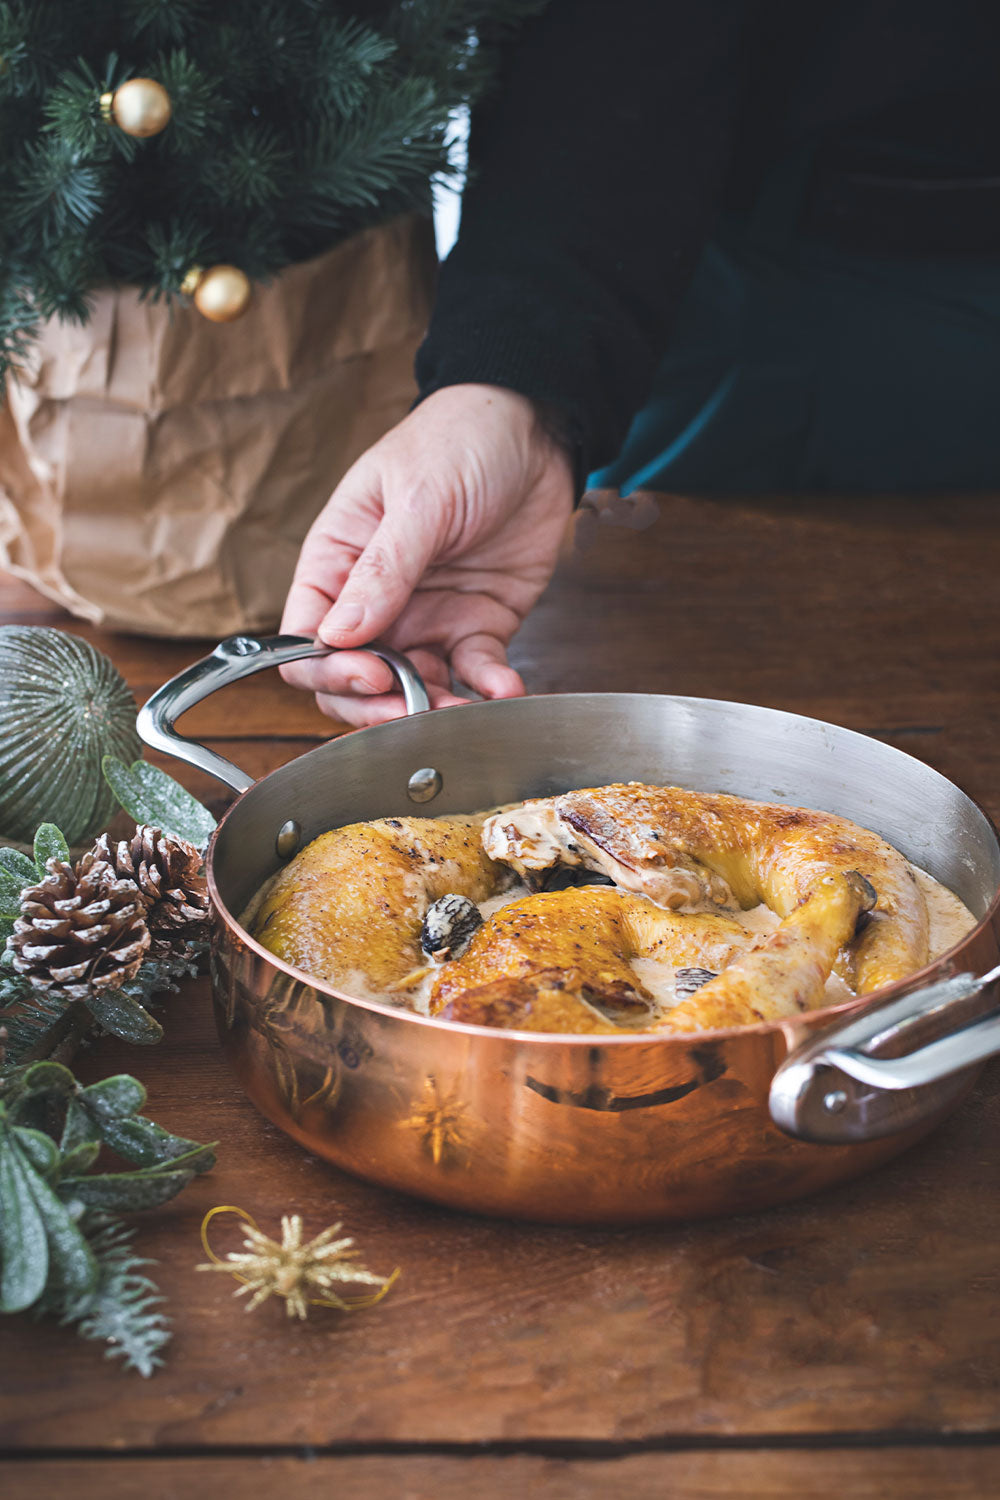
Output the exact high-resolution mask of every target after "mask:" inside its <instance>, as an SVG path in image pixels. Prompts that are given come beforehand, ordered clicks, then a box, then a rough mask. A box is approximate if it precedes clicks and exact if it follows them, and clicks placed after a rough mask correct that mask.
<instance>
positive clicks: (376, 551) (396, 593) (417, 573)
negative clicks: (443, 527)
mask: <svg viewBox="0 0 1000 1500" xmlns="http://www.w3.org/2000/svg"><path fill="white" fill-rule="evenodd" d="M436 549H437V537H436V535H435V532H434V528H433V527H431V526H429V525H421V524H420V522H419V521H417V520H415V519H414V517H413V516H412V514H411V515H410V516H409V517H408V518H407V522H406V523H401V520H400V518H399V517H397V516H385V517H384V518H383V519H382V521H381V522H380V523H379V525H378V527H377V528H376V530H375V533H374V535H373V536H372V538H371V540H370V541H369V543H368V545H367V546H366V547H365V549H364V551H363V552H362V553H361V556H360V557H359V558H358V560H357V562H356V563H355V564H354V566H353V568H352V569H351V571H350V573H349V574H348V576H347V579H346V581H345V583H344V586H343V588H342V589H341V590H340V593H339V594H338V596H337V600H336V603H335V604H334V605H333V608H332V609H331V610H330V611H329V612H328V614H327V615H326V616H325V617H324V618H323V620H322V621H321V622H320V626H319V632H318V634H319V638H320V640H321V641H324V642H325V643H326V645H328V646H359V645H363V644H364V642H365V641H370V640H372V639H373V638H374V637H375V636H377V635H381V634H382V633H383V631H385V630H388V628H389V626H390V625H391V624H392V623H393V621H394V620H396V619H398V618H399V616H400V614H402V612H403V610H404V608H405V607H406V604H407V601H408V600H409V598H410V595H411V594H412V593H413V590H414V589H415V588H416V586H417V584H418V583H419V582H420V579H421V578H422V577H423V574H424V572H425V571H426V568H427V565H428V563H429V562H430V561H431V560H432V558H433V557H434V553H435V551H436Z"/></svg>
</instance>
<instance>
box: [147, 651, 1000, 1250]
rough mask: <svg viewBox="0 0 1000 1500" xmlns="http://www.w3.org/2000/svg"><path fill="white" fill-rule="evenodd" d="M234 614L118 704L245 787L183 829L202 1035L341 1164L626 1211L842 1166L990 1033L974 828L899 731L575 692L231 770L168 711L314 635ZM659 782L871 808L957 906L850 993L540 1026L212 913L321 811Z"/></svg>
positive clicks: (307, 833)
mask: <svg viewBox="0 0 1000 1500" xmlns="http://www.w3.org/2000/svg"><path fill="white" fill-rule="evenodd" d="M325 649H326V648H319V647H317V646H316V645H315V643H314V642H313V641H311V640H308V639H305V638H303V637H289V636H276V637H271V638H269V639H260V640H258V639H254V638H252V637H248V636H235V637H232V638H230V639H229V640H226V641H223V642H222V644H221V645H220V646H218V647H217V648H216V650H215V651H214V652H213V653H212V655H211V656H209V657H206V658H205V659H204V660H203V661H200V662H197V663H196V664H195V665H194V666H192V667H190V668H188V670H187V671H185V672H183V673H181V674H180V676H178V677H176V678H174V679H173V681H171V682H169V683H167V685H166V686H165V687H163V688H161V689H160V691H159V692H158V693H156V694H155V695H154V696H153V698H151V699H150V701H149V702H148V703H147V705H146V707H145V708H144V709H143V710H142V712H141V713H140V716H139V730H140V733H141V735H142V737H143V739H144V740H145V741H146V742H147V744H149V745H152V746H154V747H156V748H157V749H160V750H166V751H168V752H170V753H172V754H174V755H176V756H179V757H180V758H181V759H184V760H187V761H189V762H190V763H192V764H194V765H197V766H199V767H201V768H202V769H204V770H207V771H210V772H212V773H213V774H214V775H216V776H218V777H219V778H220V779H221V780H222V781H224V782H226V783H227V785H229V786H230V787H232V788H233V789H234V790H236V791H237V792H241V793H242V794H243V795H242V796H240V797H239V799H238V800H237V801H236V802H235V803H234V804H233V806H232V807H231V808H230V809H229V810H228V811H227V813H226V815H225V817H224V818H223V819H222V821H221V823H220V824H219V827H218V829H217V830H216V833H215V835H214V837H213V839H212V842H211V845H210V847H209V851H208V856H207V868H208V881H209V888H210V891H211V895H212V903H213V909H214V917H213V925H214V939H213V952H212V984H213V993H214V999H215V1006H216V1010H217V1018H218V1023H219V1032H220V1036H221V1038H222V1044H223V1047H224V1050H225V1052H226V1054H227V1055H228V1057H229V1059H230V1061H231V1063H232V1065H233V1067H234V1069H235V1071H236V1073H237V1075H238V1077H239V1079H240V1081H241V1083H242V1084H243V1086H244V1088H245V1089H246V1091H247V1092H248V1094H249V1095H250V1097H251V1099H252V1100H253V1101H254V1103H255V1104H256V1105H257V1106H258V1108H259V1109H260V1110H262V1111H263V1113H264V1114H265V1115H267V1116H268V1117H269V1118H270V1119H271V1120H273V1121H274V1122H275V1124H277V1125H279V1126H280V1127H281V1128H282V1129H283V1130H285V1131H287V1132H288V1133H289V1135H291V1136H293V1137H294V1138H295V1139H296V1140H297V1141H300V1142H301V1143H302V1144H303V1145H304V1146H306V1147H308V1149H309V1150H311V1151H314V1152H316V1153H318V1154H319V1155H321V1156H324V1157H327V1158H328V1159H329V1160H331V1161H333V1162H336V1163H337V1165H338V1166H341V1167H344V1168H345V1169H347V1170H348V1171H350V1172H354V1173H356V1174H358V1175H359V1176H362V1177H366V1178H370V1179H371V1180H373V1181H375V1182H379V1183H382V1184H384V1185H386V1186H389V1187H393V1188H398V1189H402V1190H403V1191H405V1192H409V1193H415V1194H417V1195H419V1196H421V1197H424V1198H429V1199H433V1200H435V1201H437V1202H439V1203H444V1204H449V1205H451V1206H453V1207H455V1208H459V1209H465V1210H469V1211H474V1212H479V1213H487V1214H498V1215H505V1216H510V1217H515V1218H524V1219H535V1220H546V1221H550V1222H551V1221H559V1220H561V1221H576V1222H581V1223H587V1222H589V1223H639V1222H643V1221H651V1220H666V1219H681V1218H689V1217H695V1216H700V1215H708V1214H718V1213H725V1212H734V1211H740V1210H748V1209H756V1208H761V1207H764V1206H766V1205H768V1204H772V1203H777V1202H781V1201H783V1200H787V1199H790V1198H795V1197H797V1196H799V1195H801V1194H805V1193H809V1192H813V1191H815V1190H817V1189H820V1188H823V1187H825V1186H827V1185H828V1184H831V1183H835V1182H838V1181H841V1180H843V1179H845V1178H848V1177H851V1176H853V1175H855V1174H857V1173H860V1172H863V1171H866V1170H867V1169H868V1168H870V1167H872V1166H874V1165H876V1164H877V1163H879V1162H882V1161H885V1160H887V1159H888V1158H889V1157H891V1156H894V1155H895V1154H896V1153H897V1152H899V1151H901V1150H903V1149H904V1148H905V1147H906V1146H909V1145H910V1144H911V1143H912V1142H914V1141H916V1140H919V1139H920V1137H921V1136H923V1135H925V1134H926V1133H927V1132H928V1131H929V1130H930V1129H932V1127H933V1126H934V1125H935V1124H937V1123H938V1121H940V1120H941V1119H943V1118H944V1116H945V1115H946V1114H947V1113H948V1111H949V1110H951V1109H952V1108H953V1107H954V1106H955V1105H956V1104H957V1102H958V1101H959V1100H960V1099H961V1098H962V1096H963V1095H964V1093H965V1092H966V1091H967V1089H968V1087H969V1086H970V1084H971V1082H972V1081H973V1079H974V1077H975V1075H976V1065H977V1064H979V1063H981V1062H982V1061H983V1059H984V1058H986V1057H989V1056H992V1055H993V1054H994V1053H996V1052H1000V1013H997V1012H995V1011H993V1012H991V1006H992V1005H994V1004H995V1000H996V996H995V991H996V984H997V975H998V973H1000V970H998V967H997V966H998V961H1000V916H998V912H1000V891H998V888H1000V842H998V837H997V833H996V830H995V829H994V828H993V826H992V824H991V823H990V821H989V819H988V818H987V817H986V816H985V815H984V813H983V812H982V811H981V810H980V809H979V808H978V807H977V806H976V804H975V803H974V802H973V801H972V800H971V799H970V798H969V797H967V796H966V795H965V794H964V793H963V792H962V791H960V790H959V789H958V787H956V786H954V785H953V784H952V783H951V782H950V781H948V780H946V779H945V777H943V776H941V775H939V773H938V772H936V771H934V770H932V769H931V768H930V767H929V766H926V765H924V764H923V763H922V762H920V761H917V760H914V759H913V758H912V757H910V756H908V755H905V754H903V753H902V752H901V751H899V750H896V749H894V748H892V747H891V746H889V745H886V744H883V743H881V742H880V741H878V740H873V739H869V738H867V737H866V736H865V735H861V734H856V733H854V732H852V731H850V730H847V729H840V728H836V727H835V726H833V725H830V724H825V723H822V722H820V721H818V720H815V719H805V718H800V717H798V716H797V715H794V714H787V713H781V712H778V711H776V710H774V709H767V708H758V707H754V706H752V705H747V704H741V703H723V702H717V701H714V700H711V699H698V698H680V697H668V696H656V695H644V694H624V693H622V694H574V695H565V696H553V697H538V698H520V699H510V700H506V701H501V702H489V703H475V704H469V705H467V706H463V707H459V708H449V709H441V710H438V711H437V712H435V713H423V712H421V710H422V709H425V708H426V707H427V698H426V694H425V693H424V691H423V686H422V684H421V683H420V681H419V678H417V677H416V676H415V674H414V673H413V671H412V668H411V667H410V666H409V664H408V663H407V662H406V661H405V660H403V659H402V658H399V657H397V656H396V655H395V654H394V653H392V652H389V651H384V650H382V649H381V648H379V647H373V648H368V649H374V650H376V651H377V654H379V655H381V656H382V657H383V658H384V659H385V660H387V661H389V662H390V664H391V665H392V666H393V668H394V670H395V671H396V672H397V675H398V676H399V677H400V680H401V683H402V686H403V689H404V692H405V695H406V699H407V706H408V708H409V710H410V717H408V718H405V719H400V720H396V721H394V722H392V723H388V724H382V725H378V726H377V727H375V728H371V729H364V730H358V731H356V732H354V733H353V734H347V735H344V736H342V737H341V738H339V739H335V740H331V741H329V742H328V743H327V744H324V745H320V746H318V747H317V748H316V749H315V750H312V751H310V752H309V753H308V754H306V755H303V756H301V757H300V758H299V759H298V760H296V761H293V762H292V763H291V764H290V765H287V766H283V767H282V768H281V769H280V770H277V771H274V772H272V773H271V774H270V775H269V776H265V777H264V778H263V779H262V780H261V781H259V782H257V783H256V784H253V783H252V782H251V779H250V778H249V777H248V776H246V775H244V774H243V773H242V772H241V771H239V770H238V769H237V768H236V767H235V766H233V765H231V764H230V763H229V762H228V761H225V760H223V759H222V758H221V757H220V756H218V755H216V754H214V753H213V752H212V751H210V750H207V749H206V748H205V747H204V746H201V745H197V744H194V743H193V742H191V741H189V740H186V739H184V738H183V737H182V736H180V735H179V734H177V733H176V731H175V730H174V729H173V722H174V719H175V718H177V717H179V715H180V714H182V713H183V712H184V711H185V710H186V709H188V708H190V707H191V706H192V705H193V704H195V703H197V702H199V701H200V700H201V699H202V698H204V697H205V696H207V695H208V694H209V693H211V692H213V691H214V690H215V689H216V688H218V687H222V686H224V685H225V684H226V683H230V682H234V681H236V680H237V679H238V678H242V677H244V676H247V675H248V674H250V673H252V672H256V671H259V670H261V669H262V668H263V667H266V666H273V665H277V664H279V663H281V662H287V661H292V660H294V659H296V658H298V657H304V656H310V655H317V654H320V652H321V651H324V650H325ZM627 780H637V781H647V782H653V783H657V782H658V783H661V784H664V783H666V784H670V783H676V784H679V785H682V786H687V787H693V788H695V789H697V790H703V791H715V790H722V791H728V792H734V793H737V794H739V795H741V796H745V797H752V798H758V799H762V800H766V801H776V802H789V803H799V804H801V805H804V806H807V807H818V808H825V809H829V810H831V811H833V812H837V813H840V814H842V815H844V816H845V817H848V818H851V819H853V820H854V821H855V822H858V823H861V824H863V825H865V826H867V827H870V828H873V829H876V830H877V831H878V832H879V833H880V834H882V835H883V837H885V838H886V839H888V840H889V842H890V843H892V844H895V845H896V846H897V847H898V848H899V849H901V850H902V851H903V853H904V854H906V855H907V857H908V858H909V859H911V860H912V861H913V862H914V863H915V864H917V865H921V866H922V867H923V868H924V869H926V870H928V871H929V872H930V873H931V874H932V875H934V876H935V877H936V878H937V879H938V880H941V881H943V882H944V884H945V885H947V886H950V887H951V888H952V889H953V890H955V891H956V892H957V893H958V895H959V896H961V898H962V899H963V900H964V901H965V903H966V904H967V905H968V906H969V907H970V909H971V910H972V911H973V912H974V914H975V915H976V917H977V918H978V919H979V920H978V923H977V926H976V927H975V928H974V930H973V931H972V932H971V933H969V934H968V936H967V937H966V938H964V939H963V941H962V942H961V943H960V944H958V945H957V946H956V947H954V948H952V949H951V950H950V951H949V952H948V953H946V954H944V955H943V956H942V957H940V958H938V959H937V960H935V961H934V962H933V963H932V964H929V965H928V966H927V967H926V968H925V969H923V970H922V971H921V972H920V973H919V974H915V975H913V976H912V977H911V978H910V979H907V980H905V981H903V982H901V983H899V984H895V985H892V986H890V987H887V988H885V989H884V990H881V991H879V992H878V994H877V995H874V996H866V997H865V998H864V999H863V1000H857V1001H851V1002H849V1003H848V1004H842V1005H839V1006H836V1007H832V1008H828V1009H826V1010H822V1011H817V1012H815V1013H812V1014H810V1015H807V1016H802V1017H797V1018H796V1019H795V1020H794V1021H784V1022H780V1023H768V1024H761V1025H757V1026H753V1027H748V1028H745V1029H742V1030H732V1031H720V1032H712V1033H703V1034H700V1035H698V1034H694V1035H685V1036H683V1037H681V1036H678V1037H669V1036H649V1035H646V1036H643V1035H635V1036H632V1035H629V1036H610V1037H605V1036H601V1037H599V1038H595V1037H590V1036H587V1037H582V1036H581V1037H574V1036H550V1035H541V1034H538V1033H526V1032H513V1031H498V1030H489V1029H487V1028H483V1027H472V1026H463V1025H459V1024H456V1023H453V1022H448V1021H440V1020H426V1019H424V1018H422V1017H419V1016H416V1015H412V1014H410V1013H409V1012H406V1011H401V1010H395V1009H393V1008H392V1007H390V1006H387V1005H382V1004H377V1003H373V1002H367V1001H363V1000H356V999H351V998H350V997H348V996H346V995H342V994H339V993H338V992H337V991H336V990H334V989H333V988H332V987H331V986H330V985H327V984H324V983H322V982H320V981H319V980H316V979H311V978H310V977H309V975H308V974H305V973H302V972H301V971H299V970H297V969H295V968H293V967H291V966H290V965H289V964H286V963H284V962H282V961H281V960H280V959H277V958H275V957H274V956H273V954H271V953H269V952H268V951H267V950H266V949H265V948H263V947H261V946H260V944H259V943H256V942H255V941H254V940H253V939H252V938H251V937H250V936H249V935H248V934H247V932H245V931H244V930H243V928H242V927H241V926H240V924H239V921H238V920H237V918H238V914H239V913H240V912H241V911H242V910H243V909H244V907H245V906H246V904H247V902H248V901H249V900H250V898H251V897H252V896H253V895H254V893H255V892H256V890H257V889H258V887H259V886H260V884H261V883H262V882H263V881H264V880H265V879H266V878H267V877H268V876H269V875H271V874H273V873H274V871H275V870H277V869H278V868H279V867H280V865H281V863H282V861H284V860H287V859H289V858H290V857H291V856H292V854H294V853H295V851H296V850H297V849H299V848H301V847H302V846H304V845H305V844H306V843H308V842H309V841H310V840H311V839H313V838H315V836H316V835H317V834H319V833H322V832H323V831H324V830H326V829H328V828H331V827H333V826H336V825H337V824H341V823H350V822H356V821H360V820H363V819H369V818H381V817H392V816H399V815H401V814H407V813H409V814H419V815H426V816H432V815H437V814H441V813H450V812H460V811H461V812H468V811H471V810H473V809H479V808H486V807H489V806H493V805H496V804H498V803H505V802H515V801H518V800H520V799H522V798H524V797H528V796H538V795H549V794H551V793H554V792H559V791H564V790H567V789H569V788H572V787H581V786H597V785H601V784H603V783H608V782H612V781H627Z"/></svg>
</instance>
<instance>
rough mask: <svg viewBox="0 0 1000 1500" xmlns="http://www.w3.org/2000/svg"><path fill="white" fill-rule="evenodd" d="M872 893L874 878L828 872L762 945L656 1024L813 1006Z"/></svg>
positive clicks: (680, 1025)
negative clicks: (867, 878)
mask: <svg viewBox="0 0 1000 1500" xmlns="http://www.w3.org/2000/svg"><path fill="white" fill-rule="evenodd" d="M875 900H876V896H875V891H874V890H873V888H872V886H871V885H870V884H869V882H868V881H867V880H866V879H865V878H864V876H863V875H859V874H858V873H857V871H855V870H851V871H849V872H848V873H847V874H846V875H840V874H838V875H825V876H824V877H823V879H822V880H821V881H820V882H819V884H818V885H817V886H816V888H815V889H814V890H813V891H812V892H811V893H810V895H808V896H807V897H806V899H805V900H804V901H803V902H802V904H801V905H800V906H797V907H796V908H795V910H794V911H792V912H791V913H790V914H789V915H788V916H787V917H786V918H785V920H784V921H783V922H782V924H781V926H780V927H779V928H778V929H777V931H775V932H773V933H772V934H771V936H770V937H769V938H768V939H767V940H766V942H765V943H764V944H763V946H761V947H759V948H755V949H754V950H753V951H752V952H750V953H747V954H744V955H743V956H742V957H739V958H737V959H736V960H735V962H733V963H731V964H730V965H729V967H728V968H726V969H724V970H723V972H722V973H721V974H717V975H716V977H715V978H714V979H711V980H709V982H708V983H707V984H705V985H702V986H700V987H699V989H698V990H697V991H696V992H695V993H694V994H693V995H691V996H690V997H689V998H688V999H686V1000H682V1001H681V1002H680V1004H678V1005H675V1006H674V1007H673V1009H672V1010H671V1011H669V1012H668V1014H667V1015H666V1016H665V1017H664V1019H663V1021H662V1022H661V1023H660V1026H661V1029H662V1030H664V1031H716V1030H719V1029H720V1028H722V1027H724V1026H747V1025H749V1024H750V1023H751V1022H753V1021H775V1020H780V1019H782V1018H783V1017H785V1016H794V1015H797V1014H798V1013H799V1012H800V1011H804V1010H812V1009H813V1008H814V1007H815V1006H816V1004H817V1002H818V1001H819V999H820V997H821V996H822V994H823V987H824V985H825V984H826V981H827V979H829V977H830V972H831V970H832V968H833V961H834V959H835V958H836V957H837V953H838V951H839V949H840V948H841V946H842V945H843V944H844V943H846V942H847V941H848V940H849V939H850V938H852V937H853V936H854V932H855V928H856V927H857V924H858V919H859V917H860V916H861V915H862V914H863V913H864V912H867V911H870V910H871V908H872V907H873V906H874V904H875Z"/></svg>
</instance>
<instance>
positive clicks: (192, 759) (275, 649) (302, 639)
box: [136, 635, 430, 792]
mask: <svg viewBox="0 0 1000 1500" xmlns="http://www.w3.org/2000/svg"><path fill="white" fill-rule="evenodd" d="M335 649H336V647H333V646H325V645H323V644H321V643H320V642H319V641H317V640H316V639H315V638H314V637H313V636H309V635H268V636H259V637H258V636H253V635H231V636H229V637H228V638H227V639H226V640H224V641H220V642H219V644H218V645H217V646H216V648H215V650H214V651H213V652H212V654H211V655H210V656H203V657H202V659H201V660H200V661H196V662H194V663H193V665H192V666H190V667H186V668H185V670H184V671H183V672H178V674H177V676H176V677H172V678H171V679H170V681H169V682H167V683H164V685H163V687H161V688H159V689H158V690H157V691H156V692H155V693H154V694H153V696H152V697H151V698H150V699H149V701H148V702H147V703H146V704H144V706H143V707H142V708H141V709H140V710H139V713H138V716H137V718H136V729H137V730H138V732H139V738H140V739H141V740H142V741H143V743H144V744H146V745H149V746H150V748H151V749H153V750H162V751H164V753H165V754H167V755H173V756H175V757H176V758H177V759H178V760H185V761H187V763H188V764H189V765H192V766H197V767H198V769H199V770H200V771H207V772H208V773H209V775H210V776H215V777H217V778H218V780H219V781H222V782H225V784H226V786H228V787H232V789H233V791H234V792H245V791H247V790H248V789H249V788H250V787H251V786H253V781H254V778H253V777H252V776H248V775H247V774H246V772H245V771H241V770H240V768H239V766H234V765H233V763H232V761H229V760H226V758H225V757H224V756H222V755H217V754H216V753H215V751H214V750H209V749H208V747H207V746H206V745H199V744H198V742H197V741H196V740H189V739H188V738H187V737H186V736H185V735H183V734H179V733H178V731H177V730H176V729H175V728H174V725H175V723H176V721H177V720H178V719H179V718H180V717H181V715H182V714H185V713H187V711H188V709H189V708H194V706H195V704H196V703H200V702H201V701H202V699H203V698H208V697H209V696H210V695H211V694H212V693H214V692H216V691H217V690H218V689H219V688H223V687H227V686H228V685H229V683H231V682H239V681H241V679H242V678H244V677H250V676H252V675H253V673H254V672H262V671H263V670H264V669H265V667H280V666H283V665H284V664H285V662H288V661H299V660H300V659H301V658H302V657H305V656H329V655H330V654H331V652H332V651H334V650H335ZM363 649H364V650H365V651H370V652H371V654H372V655H373V656H378V657H380V658H381V659H382V661H384V662H385V663H386V664H387V665H388V666H389V667H391V668H392V670H393V672H394V673H395V675H396V677H397V678H398V680H399V685H400V688H401V689H402V693H403V698H404V700H405V702H406V712H407V713H408V714H420V713H423V712H424V711H425V710H426V709H429V708H430V700H429V699H428V697H427V689H426V688H425V687H424V684H423V682H422V681H421V679H420V676H419V674H418V673H417V671H416V670H415V669H414V667H413V665H412V663H411V662H409V661H407V659H406V657H405V656H401V655H400V653H399V652H398V651H393V650H392V649H391V648H390V647H389V646H383V645H382V644H381V643H380V642H379V641H370V642H369V643H368V644H367V645H366V646H365V647H364V648H363Z"/></svg>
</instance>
